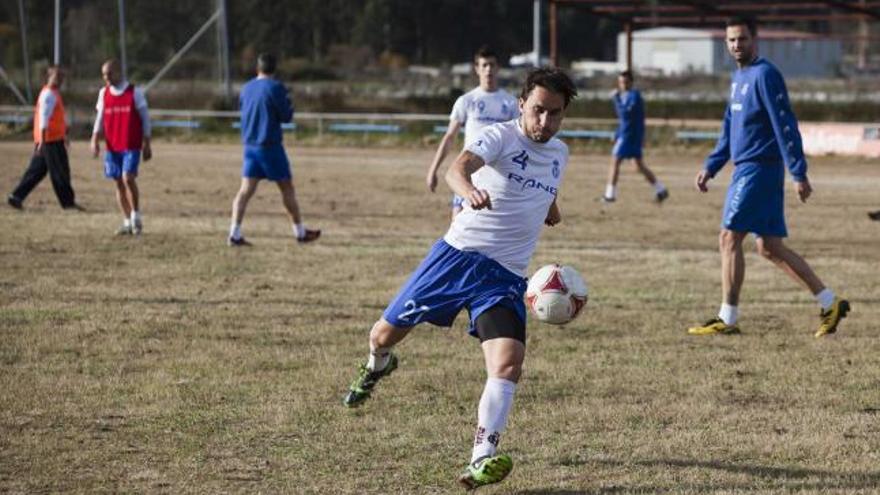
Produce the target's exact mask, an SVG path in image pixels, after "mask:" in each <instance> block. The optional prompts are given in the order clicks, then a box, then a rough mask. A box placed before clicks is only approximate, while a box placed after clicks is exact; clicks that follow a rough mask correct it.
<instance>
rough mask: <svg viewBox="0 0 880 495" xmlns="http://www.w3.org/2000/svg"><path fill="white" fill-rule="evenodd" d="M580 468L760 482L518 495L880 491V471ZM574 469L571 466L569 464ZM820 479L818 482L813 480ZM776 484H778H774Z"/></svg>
mask: <svg viewBox="0 0 880 495" xmlns="http://www.w3.org/2000/svg"><path fill="white" fill-rule="evenodd" d="M577 464H580V465H590V464H603V465H607V466H616V467H624V466H632V465H636V466H643V467H653V468H702V469H714V470H720V471H727V472H729V473H734V474H747V475H750V476H753V477H756V478H761V479H760V480H755V482H754V483H688V482H685V483H682V484H680V485H677V486H674V487H670V486H645V485H641V486H640V485H609V486H601V487H597V488H593V489H586V490H554V489H549V488H548V489H540V488H539V489H534V490H523V491H518V492H515V493H516V494H517V495H574V494H597V495H598V494H613V493H672V492H678V491H682V490H685V491H695V492H700V493H712V492H719V491H720V492H730V491H752V492H764V491H767V490H784V491H788V490H797V491H815V492H818V493H822V492H825V491H828V490H871V489H877V487H880V471H873V472H852V473H840V472H834V471H826V470H820V469H807V468H796V467H792V468H786V467H773V466H766V465H761V464H742V463H733V462H724V461H698V460H692V459H648V460H636V461H626V462H625V461H618V460H609V459H597V460H586V461H582V462H578V463H577ZM569 465H570V464H569ZM812 478H818V479H812ZM774 480H776V482H774Z"/></svg>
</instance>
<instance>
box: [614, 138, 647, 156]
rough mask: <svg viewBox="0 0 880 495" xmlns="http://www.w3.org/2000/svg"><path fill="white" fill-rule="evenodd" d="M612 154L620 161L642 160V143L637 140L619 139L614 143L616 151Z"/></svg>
mask: <svg viewBox="0 0 880 495" xmlns="http://www.w3.org/2000/svg"><path fill="white" fill-rule="evenodd" d="M611 154H612V155H614V157H615V158H620V159H624V158H641V157H642V143H641V141H637V140H635V139H624V138H617V140H616V141H614V149H613V150H611Z"/></svg>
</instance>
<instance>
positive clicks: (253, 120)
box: [227, 53, 321, 247]
mask: <svg viewBox="0 0 880 495" xmlns="http://www.w3.org/2000/svg"><path fill="white" fill-rule="evenodd" d="M275 66H276V62H275V57H274V56H272V55H270V54H268V53H261V54H260V55H259V56H258V57H257V77H255V78H254V79H251V80H250V81H248V82H247V84H245V85H244V86H243V87H242V88H241V96H240V97H239V105H240V107H241V143H242V144H243V145H244V163H243V165H242V168H241V188H240V189H239V191H238V194H236V196H235V201H233V203H232V225H231V226H230V227H229V238H228V239H227V244H229V245H230V246H234V247H237V246H250V243H249V242H248V241H246V240H245V239H244V237H243V236H242V235H241V222H242V220H243V219H244V212H245V209H247V204H248V201H250V199H251V197H252V196H253V195H254V193H256V192H257V184H258V183H259V182H260V180H262V179H267V180H270V181H273V182H276V183H277V184H278V189H280V190H281V199H282V200H283V202H284V208H285V209H286V210H287V213H288V215H290V220H291V222H292V223H293V234H294V236H296V240H297V242H300V243H306V242H311V241H314V240H316V239H317V238H318V237H320V236H321V231H320V230H312V229H307V228H306V227H305V225H303V223H302V218H301V217H300V213H299V205H298V204H297V201H296V193H295V192H294V189H293V176H292V175H291V173H290V162H288V161H287V153H285V151H284V145H283V144H281V124H282V123H286V122H290V121H291V120H292V119H293V105H292V104H291V103H290V97H289V96H288V94H287V89H286V88H285V87H284V85H283V84H281V83H280V82H278V81H277V80H275V77H274V76H275Z"/></svg>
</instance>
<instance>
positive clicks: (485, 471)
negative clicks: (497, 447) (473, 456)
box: [458, 454, 513, 490]
mask: <svg viewBox="0 0 880 495" xmlns="http://www.w3.org/2000/svg"><path fill="white" fill-rule="evenodd" d="M511 471H513V459H511V458H510V456H509V455H507V454H501V455H496V456H492V457H483V458H481V459H477V460H476V461H474V462H473V463H472V464H468V465H467V467H466V468H464V472H463V473H461V476H459V477H458V482H459V484H461V485H462V486H463V487H465V488H467V489H468V490H475V489H477V488H479V487H481V486H486V485H491V484H492V483H498V482H499V481H501V480H503V479H504V478H506V477H507V475H508V474H510V472H511Z"/></svg>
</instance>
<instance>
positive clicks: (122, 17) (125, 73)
mask: <svg viewBox="0 0 880 495" xmlns="http://www.w3.org/2000/svg"><path fill="white" fill-rule="evenodd" d="M119 59H120V60H119V62H120V63H121V64H122V78H123V79H128V57H126V55H125V0H119Z"/></svg>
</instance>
